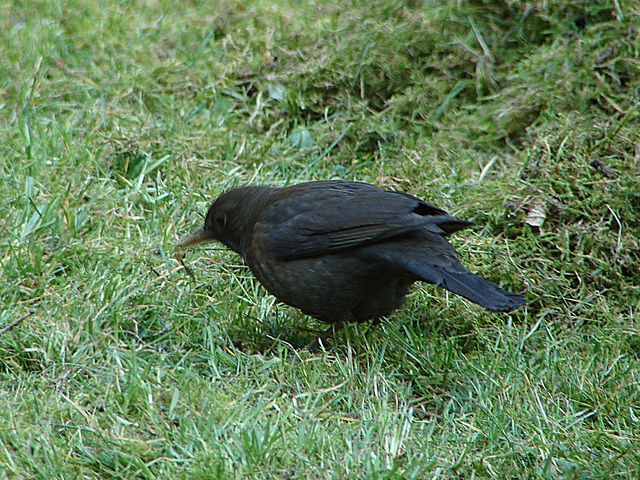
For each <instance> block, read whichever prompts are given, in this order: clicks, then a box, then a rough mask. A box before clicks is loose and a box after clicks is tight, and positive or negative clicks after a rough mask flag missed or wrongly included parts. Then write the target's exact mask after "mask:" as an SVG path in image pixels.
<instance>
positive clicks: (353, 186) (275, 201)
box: [176, 180, 526, 350]
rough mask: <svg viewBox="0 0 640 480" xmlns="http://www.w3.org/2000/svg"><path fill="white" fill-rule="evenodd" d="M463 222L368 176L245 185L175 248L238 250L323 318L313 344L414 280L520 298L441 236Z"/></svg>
mask: <svg viewBox="0 0 640 480" xmlns="http://www.w3.org/2000/svg"><path fill="white" fill-rule="evenodd" d="M471 225H473V222H469V221H465V220H461V219H458V218H456V217H455V216H452V215H449V214H448V213H447V212H446V211H444V210H442V209H440V208H438V207H435V206H433V205H430V204H429V203H427V202H425V201H423V200H421V199H419V198H417V197H415V196H412V195H409V194H406V193H402V192H396V191H391V190H386V189H383V188H380V187H378V186H375V185H371V184H368V183H362V182H356V181H348V180H319V181H310V182H304V183H298V184H294V185H291V186H288V187H283V188H277V187H270V186H261V185H250V186H243V187H238V188H235V189H232V190H229V191H228V192H226V193H223V194H222V195H221V196H219V197H218V198H217V199H216V200H215V201H214V202H213V203H212V204H211V206H210V207H209V210H208V212H207V214H206V218H205V221H204V226H203V228H201V229H200V230H198V231H196V232H195V233H193V234H192V235H190V236H188V237H187V238H186V239H184V241H183V242H181V243H180V244H179V245H178V246H177V248H176V252H179V251H182V250H184V249H185V248H188V247H192V246H194V245H197V244H201V243H203V242H210V241H217V242H220V243H222V244H223V245H225V246H226V247H228V248H230V249H231V250H234V251H235V252H237V253H238V254H240V256H241V257H242V258H243V260H244V263H245V264H246V265H247V266H248V267H249V269H250V270H251V272H252V273H253V275H254V276H255V277H256V278H257V279H258V280H259V282H260V283H261V284H262V285H263V286H264V287H265V289H266V290H267V291H268V292H269V293H271V294H272V295H274V296H275V297H276V298H277V299H278V300H280V301H281V302H284V303H286V304H288V305H291V306H293V307H296V308H298V309H299V310H301V311H302V312H303V313H305V314H307V315H309V316H311V317H314V318H316V319H317V320H320V321H321V322H324V323H328V324H330V327H329V328H328V329H327V330H326V331H325V332H323V333H322V334H321V335H319V336H318V338H317V339H315V340H314V341H312V342H311V343H310V344H309V345H307V349H309V350H315V349H316V348H318V346H319V345H320V344H321V343H322V342H325V341H326V340H327V339H329V338H330V337H331V336H332V334H333V333H334V332H335V331H336V330H338V329H340V328H341V327H342V326H344V325H345V324H349V323H354V322H364V321H367V320H373V321H374V322H379V321H380V319H382V318H383V317H387V316H388V315H390V314H391V313H392V312H393V311H395V310H397V309H398V308H400V307H401V306H402V304H403V303H404V300H405V297H406V295H407V293H408V292H409V290H410V287H411V286H412V284H413V283H415V282H417V281H421V282H426V283H431V284H434V285H437V286H438V287H442V288H444V289H446V290H448V291H450V292H453V293H455V294H457V295H460V296H462V297H464V298H466V299H467V300H469V301H471V302H473V303H476V304H478V305H480V306H482V307H484V308H485V309H487V310H490V311H495V312H510V311H513V310H515V309H518V308H520V307H522V306H524V305H525V304H526V300H525V297H524V296H523V295H520V294H516V293H512V292H509V291H506V290H504V289H502V288H501V287H499V286H498V285H496V284H494V283H492V282H490V281H488V280H485V279H483V278H481V277H479V276H477V275H474V274H473V273H471V272H470V271H469V270H467V268H465V267H464V266H463V265H462V263H461V262H460V256H459V254H458V253H457V252H456V250H455V249H454V248H453V246H452V245H451V244H450V243H449V242H448V241H447V239H446V237H447V236H449V235H450V234H452V233H454V232H457V231H459V230H462V229H465V228H467V227H470V226H471ZM177 254H178V253H177ZM179 258H180V260H181V263H183V265H184V262H182V257H181V256H180V257H179ZM187 271H188V270H187Z"/></svg>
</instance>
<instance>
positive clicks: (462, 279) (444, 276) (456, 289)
mask: <svg viewBox="0 0 640 480" xmlns="http://www.w3.org/2000/svg"><path fill="white" fill-rule="evenodd" d="M411 263H412V264H411V265H409V266H408V267H409V268H408V269H409V270H410V271H411V272H412V273H413V274H414V275H417V276H418V277H419V278H420V279H421V280H423V281H425V282H429V283H433V284H434V285H437V286H439V287H442V288H445V289H447V290H449V291H450V292H453V293H455V294H457V295H460V296H461V297H464V298H466V299H467V300H470V301H472V302H473V303H477V304H478V305H480V306H481V307H484V308H486V309H487V310H492V311H494V312H510V311H512V310H515V309H516V308H520V307H522V306H523V305H525V304H526V303H527V301H526V299H525V298H524V297H523V296H522V295H519V294H517V293H511V292H507V291H506V290H503V289H502V288H500V287H499V286H497V285H496V284H495V283H491V282H490V281H488V280H485V279H484V278H481V277H478V276H477V275H474V274H473V273H471V272H470V271H468V270H467V269H466V268H464V267H463V266H462V264H461V263H459V262H458V261H457V260H455V259H453V258H449V259H448V262H447V263H448V265H446V266H437V265H424V264H416V263H414V262H411Z"/></svg>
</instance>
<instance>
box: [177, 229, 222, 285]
mask: <svg viewBox="0 0 640 480" xmlns="http://www.w3.org/2000/svg"><path fill="white" fill-rule="evenodd" d="M209 240H213V239H212V238H211V235H210V234H209V233H208V232H207V231H206V230H205V229H202V230H198V231H197V232H196V233H192V234H191V235H189V236H188V237H187V238H185V239H184V240H183V241H182V242H180V243H179V244H178V245H177V246H176V250H175V256H176V258H177V259H178V261H179V262H180V264H181V265H182V266H183V267H184V270H185V271H186V272H187V274H188V275H189V276H190V277H191V278H194V279H195V278H196V277H195V276H194V275H193V272H192V271H191V269H190V268H189V267H187V266H186V265H185V263H184V259H183V258H182V253H180V252H181V251H182V250H184V249H185V248H189V247H193V246H194V245H199V244H200V243H204V242H208V241H209Z"/></svg>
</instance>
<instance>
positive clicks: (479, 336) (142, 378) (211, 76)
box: [0, 0, 640, 480]
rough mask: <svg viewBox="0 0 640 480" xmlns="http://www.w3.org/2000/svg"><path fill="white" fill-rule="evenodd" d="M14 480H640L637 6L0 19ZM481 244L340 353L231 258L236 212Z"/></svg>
mask: <svg viewBox="0 0 640 480" xmlns="http://www.w3.org/2000/svg"><path fill="white" fill-rule="evenodd" d="M0 27H1V32H2V33H0V38H1V40H0V54H1V56H0V58H2V60H3V61H2V62H0V175H1V177H0V178H1V179H2V180H1V182H0V261H1V265H2V270H1V272H0V274H1V277H0V379H1V383H0V479H47V480H48V479H75V478H82V479H151V478H158V479H167V478H176V479H218V478H219V479H229V478H238V479H240V478H243V479H244V478H248V479H283V480H284V479H299V478H300V479H307V478H309V479H325V478H335V479H347V478H371V479H383V478H384V479H405V478H406V479H449V478H451V479H467V478H468V479H473V478H495V479H503V478H510V479H538V478H539V479H637V478H640V240H639V236H640V125H639V119H640V111H639V107H638V102H639V100H640V98H639V97H640V47H639V45H640V4H639V3H638V1H637V0H633V1H629V2H622V1H618V0H611V1H602V0H601V1H586V0H584V1H572V0H559V1H556V2H547V1H542V0H532V1H529V2H520V1H500V0H485V1H472V0H459V1H433V0H424V1H418V0H414V1H393V0H392V1H388V2H381V1H379V2H366V1H364V0H341V1H338V0H327V1H323V2H299V1H294V0H283V1H275V0H248V1H245V2H237V1H232V0H220V1H216V2H214V1H189V0H187V1H184V2H171V1H169V0H147V1H134V2H124V1H121V0H88V1H80V0H68V1H63V0H38V1H28V2H19V1H5V2H2V3H1V4H0ZM320 179H349V180H359V181H365V182H369V183H373V184H376V185H379V186H382V187H385V188H389V189H394V190H399V191H403V192H407V193H410V194H413V195H417V196H419V197H420V198H423V199H425V200H426V201H428V202H430V203H432V204H434V205H437V206H439V207H441V208H444V209H446V210H447V211H449V212H450V213H452V214H455V215H457V216H459V217H460V218H463V219H467V220H472V221H473V222H475V226H474V227H472V228H471V229H469V230H466V231H464V232H460V233H458V234H456V235H455V236H454V237H453V238H452V243H453V244H454V246H455V247H456V248H457V249H458V250H459V251H460V252H461V255H462V259H463V262H464V263H465V265H467V266H468V267H469V268H470V269H471V270H472V271H473V272H476V273H478V274H479V275H481V276H483V277H485V278H487V279H489V280H491V281H493V282H495V283H497V284H500V285H502V286H503V287H505V288H507V289H509V290H511V291H516V292H524V294H525V295H526V296H527V299H528V305H527V306H526V307H525V308H523V309H521V310H518V311H516V312H512V313H510V314H496V313H491V312H487V311H484V310H483V309H482V308H480V307H478V306H476V305H473V304H471V303H470V302H467V301H466V300H464V299H462V298H460V297H457V296H454V295H452V294H447V292H445V291H443V290H441V289H437V288H435V287H433V286H431V285H426V284H419V285H416V286H415V288H414V289H413V290H412V293H411V294H410V296H409V298H408V300H407V303H406V304H405V305H404V307H403V308H402V309H400V310H399V311H397V312H396V313H395V314H394V315H393V316H391V317H389V318H387V319H384V320H383V322H382V323H381V324H380V325H379V326H376V327H373V328H370V326H369V325H367V324H363V325H353V326H349V327H348V328H346V329H345V330H344V331H343V332H340V333H339V334H338V335H337V338H336V342H335V345H334V347H333V348H331V349H329V350H324V351H320V352H317V353H313V354H310V353H307V352H306V351H304V350H303V348H302V347H303V346H304V345H305V344H306V343H307V342H308V341H309V340H311V339H312V338H313V337H314V335H315V334H316V333H317V332H318V331H321V330H322V329H324V325H322V324H320V323H318V322H317V321H314V320H313V319H310V318H308V317H306V316H305V315H303V314H302V313H301V312H299V311H298V310H296V309H294V308H291V307H288V306H286V305H284V304H281V303H278V302H277V300H276V299H275V298H274V297H272V296H270V295H269V294H267V293H266V291H265V290H264V289H263V288H262V287H261V286H260V285H259V283H258V282H257V281H256V280H255V279H254V278H253V277H252V275H251V273H250V272H249V270H248V269H247V268H246V267H245V266H243V265H242V261H241V259H240V258H239V257H238V256H237V255H236V254H235V253H233V252H231V251H229V250H226V249H224V248H222V247H221V246H220V245H216V244H209V245H206V246H203V247H199V248H196V249H194V250H192V251H189V252H188V253H187V254H186V257H185V259H186V262H187V263H188V264H189V267H190V268H191V269H192V270H193V273H194V278H192V277H190V276H188V275H187V274H186V272H185V270H184V269H183V268H182V267H181V266H180V264H179V263H178V261H177V260H176V259H175V257H174V248H175V246H176V245H177V244H178V243H179V242H180V240H181V239H183V238H184V237H185V236H186V235H188V234H189V233H192V232H193V231H195V230H196V229H197V228H200V227H201V226H202V222H203V219H204V214H205V213H206V209H207V207H208V205H209V204H210V203H211V201H212V200H213V199H214V198H216V197H217V196H218V195H219V194H220V193H222V192H224V191H226V190H228V189H230V188H232V187H235V186H238V185H243V184H250V183H254V184H268V185H272V186H286V185H291V184H294V183H298V182H302V181H308V180H320Z"/></svg>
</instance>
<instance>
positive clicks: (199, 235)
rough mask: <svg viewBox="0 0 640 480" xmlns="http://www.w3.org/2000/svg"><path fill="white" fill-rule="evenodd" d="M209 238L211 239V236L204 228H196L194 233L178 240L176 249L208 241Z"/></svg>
mask: <svg viewBox="0 0 640 480" xmlns="http://www.w3.org/2000/svg"><path fill="white" fill-rule="evenodd" d="M209 240H212V238H211V236H210V235H209V233H208V232H207V231H206V230H204V229H202V230H198V231H197V232H196V233H192V234H191V235H189V236H188V237H187V238H185V239H184V240H183V241H182V242H180V243H179V244H178V245H177V246H176V251H180V250H184V249H185V248H189V247H193V246H194V245H199V244H201V243H204V242H208V241H209Z"/></svg>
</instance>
